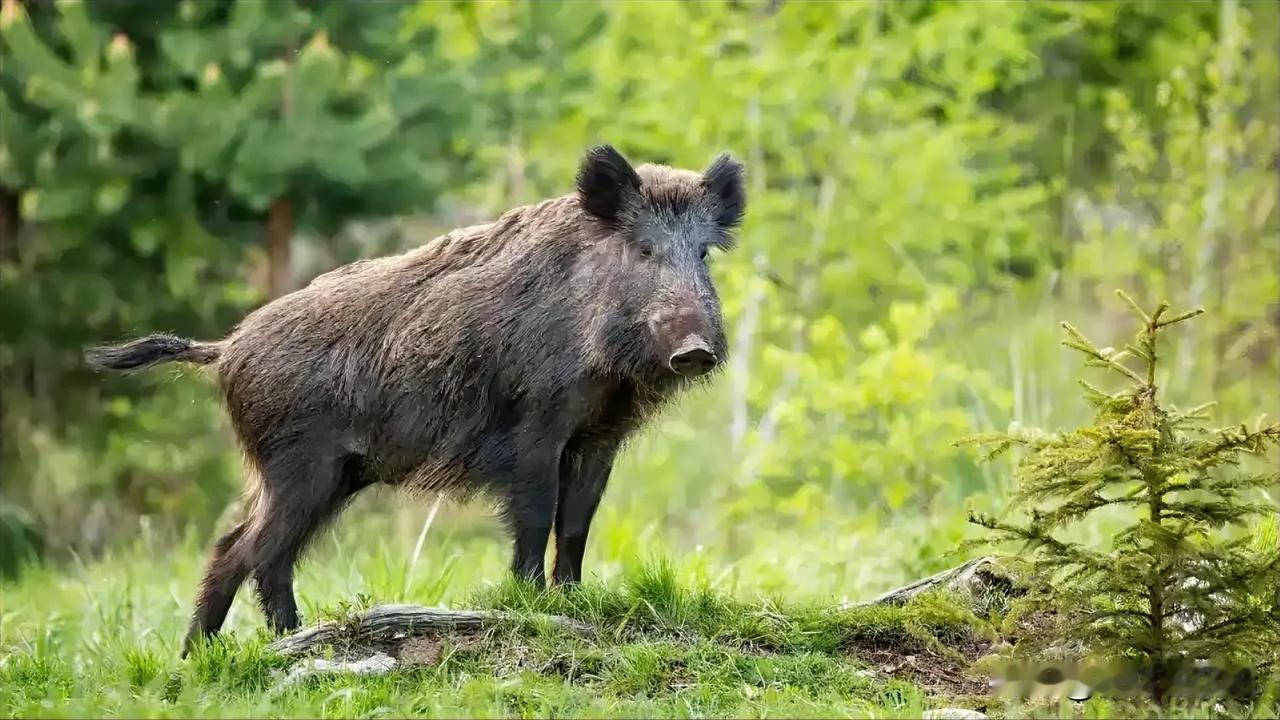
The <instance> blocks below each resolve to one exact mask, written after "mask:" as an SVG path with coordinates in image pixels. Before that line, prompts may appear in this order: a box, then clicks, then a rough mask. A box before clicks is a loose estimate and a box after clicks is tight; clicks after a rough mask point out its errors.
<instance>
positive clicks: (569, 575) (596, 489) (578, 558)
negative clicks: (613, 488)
mask: <svg viewBox="0 0 1280 720" xmlns="http://www.w3.org/2000/svg"><path fill="white" fill-rule="evenodd" d="M616 453H617V445H616V444H615V443H606V444H603V445H590V446H587V447H585V448H583V449H582V450H580V451H577V452H573V451H570V452H566V453H565V456H564V458H563V459H562V460H561V463H560V501H559V503H558V504H557V506H556V565H555V572H554V574H553V576H552V581H553V582H555V583H564V584H575V583H578V582H580V581H581V580H582V556H583V554H584V553H585V552H586V550H587V531H588V530H590V529H591V519H592V518H594V517H595V514H596V508H597V507H598V506H599V505H600V498H601V496H603V495H604V488H605V485H607V484H608V482H609V474H610V473H611V472H612V471H613V458H614V455H615V454H616Z"/></svg>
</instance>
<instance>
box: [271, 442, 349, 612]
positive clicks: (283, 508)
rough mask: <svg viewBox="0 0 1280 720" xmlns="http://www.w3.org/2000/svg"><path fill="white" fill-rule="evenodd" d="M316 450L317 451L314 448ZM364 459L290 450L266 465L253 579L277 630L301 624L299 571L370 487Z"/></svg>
mask: <svg viewBox="0 0 1280 720" xmlns="http://www.w3.org/2000/svg"><path fill="white" fill-rule="evenodd" d="M312 453H315V451H314V450H312ZM363 470H364V468H363V462H362V458H361V457H359V456H345V457H338V458H334V457H332V455H330V456H329V457H325V456H324V455H319V457H317V456H316V454H312V455H311V456H309V457H308V456H304V457H302V458H299V457H298V454H294V453H289V454H285V455H283V456H279V457H277V458H273V462H271V463H269V464H268V465H267V466H266V467H264V468H263V486H264V498H263V499H264V501H265V502H264V506H263V508H262V510H263V511H262V513H261V514H260V515H258V517H257V518H255V520H256V523H255V525H256V527H255V535H254V548H253V555H254V568H253V579H254V581H255V582H256V583H257V586H258V599H259V600H260V601H261V603H262V613H263V615H265V616H266V618H267V623H268V624H269V625H270V627H271V629H272V630H273V631H274V632H277V633H284V632H288V631H290V630H294V629H296V628H297V627H298V625H299V624H301V621H300V620H299V618H298V605H297V601H296V600H295V598H294V594H293V571H294V565H295V564H296V563H297V561H298V558H299V556H301V554H302V552H303V550H305V549H306V546H307V543H308V542H309V541H310V540H311V538H312V537H314V536H315V533H316V531H318V530H319V529H320V528H322V527H323V526H324V525H325V523H327V522H328V521H329V520H331V519H332V518H334V517H335V516H336V515H337V514H338V513H339V512H340V511H341V510H342V508H343V507H344V506H345V505H346V503H347V501H348V500H350V499H351V498H352V497H353V496H354V495H355V494H356V492H358V491H359V490H361V489H362V488H364V487H367V486H368V484H369V483H368V482H367V480H366V478H365V473H364V471H363Z"/></svg>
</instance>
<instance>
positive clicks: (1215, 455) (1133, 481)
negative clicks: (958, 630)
mask: <svg viewBox="0 0 1280 720" xmlns="http://www.w3.org/2000/svg"><path fill="white" fill-rule="evenodd" d="M1117 294H1118V295H1119V296H1120V298H1121V299H1122V300H1124V301H1125V302H1126V303H1127V304H1128V305H1129V306H1130V307H1131V308H1132V309H1133V311H1134V313H1136V315H1137V316H1138V318H1139V319H1140V321H1141V328H1140V330H1139V332H1138V334H1137V338H1136V340H1135V342H1134V343H1131V344H1127V345H1126V346H1125V348H1124V349H1123V350H1121V351H1119V352H1117V351H1114V350H1113V349H1111V348H1099V347H1097V346H1096V345H1094V344H1093V343H1092V342H1090V341H1089V340H1088V339H1087V338H1085V337H1084V335H1082V334H1081V333H1080V331H1078V330H1077V329H1076V328H1074V327H1072V326H1071V325H1070V324H1069V323H1065V322H1064V323H1062V327H1063V329H1064V330H1065V331H1066V335H1067V338H1066V339H1065V340H1064V341H1063V344H1064V345H1066V346H1067V347H1069V348H1071V349H1072V350H1075V351H1077V352H1079V353H1081V354H1082V355H1084V357H1085V365H1086V367H1097V368H1104V369H1106V370H1107V371H1109V372H1110V373H1112V374H1113V375H1116V376H1119V377H1120V378H1122V379H1123V380H1124V381H1125V387H1123V388H1122V389H1120V390H1119V391H1118V392H1107V391H1105V390H1103V389H1100V388H1099V387H1096V386H1095V385H1092V384H1090V383H1089V382H1087V381H1084V380H1081V381H1080V384H1081V385H1082V386H1083V387H1084V390H1085V396H1086V398H1087V400H1088V401H1089V403H1090V405H1091V406H1092V407H1093V408H1094V409H1095V411H1096V415H1095V419H1094V422H1093V424H1091V425H1088V426H1085V427H1081V428H1077V429H1075V430H1071V431H1069V432H1062V433H1056V434H1048V433H1043V432H1038V431H1017V432H1010V433H992V434H986V435H979V436H976V437H974V438H971V439H970V441H971V442H976V443H978V444H983V445H987V446H988V447H989V448H990V452H989V455H988V457H995V456H998V455H1000V454H1001V453H1003V452H1005V451H1007V450H1009V449H1010V448H1012V447H1014V446H1018V447H1021V448H1023V449H1024V450H1025V451H1026V454H1025V456H1024V457H1023V458H1022V459H1021V460H1020V462H1019V463H1018V464H1017V468H1016V471H1015V478H1016V481H1017V484H1018V488H1017V491H1016V494H1015V496H1014V504H1015V506H1016V507H1018V508H1021V509H1023V510H1025V511H1026V512H1027V514H1029V516H1030V517H1029V521H1028V522H1027V523H1026V524H1024V525H1019V524H1012V523H1007V522H1002V521H999V520H997V519H995V518H993V517H991V516H988V515H983V514H980V513H975V512H970V514H969V519H970V522H972V523H976V524H977V525H980V526H982V527H984V528H987V529H988V530H990V531H992V532H991V533H989V536H988V538H986V539H985V542H988V543H998V542H1007V541H1014V542H1019V543H1021V544H1022V545H1023V547H1024V548H1025V549H1026V551H1027V554H1026V557H1025V560H1026V561H1028V565H1029V567H1030V570H1031V573H1032V577H1033V578H1037V579H1039V580H1040V581H1041V587H1042V588H1044V592H1043V594H1042V595H1041V597H1040V600H1044V601H1047V602H1048V604H1049V606H1050V607H1052V608H1054V609H1056V610H1057V611H1058V612H1057V619H1058V627H1059V629H1060V632H1061V633H1062V634H1063V635H1062V636H1061V637H1055V638H1053V639H1052V640H1053V641H1067V642H1070V643H1073V644H1076V645H1077V646H1082V647H1083V648H1085V649H1086V652H1087V653H1088V654H1089V655H1091V656H1093V657H1094V658H1095V659H1099V660H1114V661H1120V662H1124V663H1130V664H1132V665H1134V666H1137V667H1138V668H1139V669H1140V670H1141V671H1142V672H1143V673H1144V676H1145V678H1146V687H1145V688H1144V689H1145V690H1146V691H1147V692H1148V693H1150V696H1151V698H1152V699H1153V700H1154V701H1156V702H1157V703H1161V704H1165V703H1166V702H1167V701H1168V700H1169V699H1171V695H1172V693H1174V692H1175V691H1177V690H1178V689H1179V687H1175V686H1179V680H1178V678H1179V677H1180V676H1179V675H1178V672H1179V671H1180V670H1185V669H1186V668H1187V667H1188V664H1189V663H1190V662H1192V661H1209V662H1214V663H1230V664H1231V665H1234V666H1235V667H1244V668H1252V669H1253V671H1254V672H1255V673H1257V672H1261V673H1269V672H1274V671H1275V670H1276V668H1277V659H1280V541H1278V540H1277V535H1276V524H1277V514H1278V513H1280V509H1278V508H1277V507H1276V505H1275V503H1274V501H1272V502H1270V503H1266V502H1259V500H1260V499H1262V498H1265V497H1266V491H1267V490H1268V489H1274V488H1275V487H1276V485H1277V483H1280V473H1275V472H1263V473H1248V472H1244V471H1243V470H1242V469H1241V468H1240V467H1239V463H1240V460H1241V459H1242V458H1241V456H1242V455H1243V454H1246V453H1253V454H1257V455H1260V456H1261V455H1265V453H1266V452H1267V450H1268V448H1274V447H1275V446H1277V445H1278V444H1280V423H1275V422H1272V423H1264V422H1263V418H1259V419H1258V421H1257V422H1256V423H1255V425H1254V427H1253V428H1252V429H1250V428H1248V427H1247V426H1245V425H1243V424H1242V425H1238V426H1232V427H1226V428H1222V429H1217V430H1210V429H1207V428H1205V427H1204V426H1203V421H1204V420H1205V415H1204V411H1205V410H1206V409H1207V408H1209V407H1210V406H1212V404H1213V403H1207V404H1205V405H1201V406H1199V407H1196V408H1194V409H1192V410H1188V411H1180V410H1178V409H1176V408H1174V407H1172V406H1165V405H1162V404H1161V402H1160V398H1159V393H1158V392H1157V386H1156V380H1157V367H1158V365H1159V360H1160V356H1159V352H1158V347H1157V346H1158V341H1159V340H1160V339H1161V334H1162V333H1163V332H1165V331H1166V330H1168V329H1169V328H1170V327H1171V326H1173V325H1175V324H1177V323H1181V322H1184V321H1187V320H1190V319H1192V318H1194V317H1196V316H1197V315H1200V314H1201V313H1202V312H1203V311H1202V310H1194V311H1190V312H1185V313H1181V314H1177V315H1173V316H1170V315H1169V313H1168V309H1169V306H1168V304H1167V303H1163V304H1161V305H1160V306H1159V307H1158V308H1156V310H1155V312H1152V313H1147V312H1145V311H1144V310H1142V309H1141V308H1140V307H1139V306H1138V305H1137V304H1136V303H1135V302H1134V301H1133V300H1132V299H1131V298H1130V297H1129V296H1128V295H1126V294H1125V293H1124V292H1122V291H1118V292H1117ZM1135 360H1136V361H1137V362H1136V363H1134V361H1135ZM1131 364H1136V365H1139V366H1141V367H1140V369H1138V370H1135V369H1133V368H1132V367H1131ZM1103 508H1120V509H1122V510H1123V511H1124V513H1123V516H1124V517H1125V518H1126V519H1127V520H1126V524H1125V525H1124V527H1123V529H1122V530H1121V531H1120V532H1119V533H1117V534H1116V535H1115V536H1114V537H1113V538H1112V540H1111V542H1110V546H1109V547H1108V548H1106V549H1105V550H1102V549H1095V548H1090V547H1086V546H1085V545H1084V544H1082V543H1078V542H1073V541H1069V540H1067V539H1064V538H1063V537H1062V536H1063V531H1064V530H1065V529H1066V527H1067V526H1068V525H1070V524H1073V523H1076V522H1080V521H1082V520H1084V519H1085V518H1087V517H1088V516H1090V515H1091V514H1092V513H1095V512H1096V511H1099V510H1102V509H1103ZM1219 667H1223V666H1222V665H1219ZM1223 689H1225V688H1215V690H1223Z"/></svg>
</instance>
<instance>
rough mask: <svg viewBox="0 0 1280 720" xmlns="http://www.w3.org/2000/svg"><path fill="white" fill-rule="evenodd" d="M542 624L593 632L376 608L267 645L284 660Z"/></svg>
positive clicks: (566, 621)
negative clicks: (322, 650)
mask: <svg viewBox="0 0 1280 720" xmlns="http://www.w3.org/2000/svg"><path fill="white" fill-rule="evenodd" d="M531 619H532V620H539V619H540V620H543V621H546V622H550V623H551V624H553V625H556V626H559V627H562V628H565V629H567V630H570V631H572V632H575V633H578V634H580V635H592V634H594V633H595V629H594V628H592V627H591V626H590V625H587V624H586V623H582V622H579V621H577V620H573V619H571V618H567V617H563V616H561V615H540V616H533V618H529V617H527V616H519V615H513V614H511V613H504V612H499V611H493V610H446V609H444V608H429V607H423V606H421V605H378V606H376V607H374V608H372V609H370V610H369V611H367V612H365V613H363V614H361V615H358V616H355V617H353V618H351V619H348V620H344V621H331V622H325V623H321V624H319V625H316V626H314V627H310V628H307V629H306V630H302V631H299V632H297V633H295V634H293V635H289V636H287V637H282V638H280V639H279V640H276V641H275V642H273V643H271V645H270V646H269V647H270V649H271V650H273V651H275V652H278V653H280V654H282V655H286V656H291V657H293V656H298V655H304V654H306V653H308V652H310V651H312V650H314V649H316V648H318V647H323V646H325V645H335V644H351V643H370V644H376V643H397V642H401V641H403V640H405V639H407V638H409V637H413V636H416V635H434V634H440V633H445V632H456V631H460V630H461V631H466V630H483V629H486V628H490V627H493V626H495V625H498V624H501V623H505V622H512V621H517V620H519V621H528V620H531Z"/></svg>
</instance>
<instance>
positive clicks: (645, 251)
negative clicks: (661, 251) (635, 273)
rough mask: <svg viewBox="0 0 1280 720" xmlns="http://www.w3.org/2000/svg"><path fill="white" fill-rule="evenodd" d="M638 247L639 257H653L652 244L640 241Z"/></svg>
mask: <svg viewBox="0 0 1280 720" xmlns="http://www.w3.org/2000/svg"><path fill="white" fill-rule="evenodd" d="M638 249H639V252H640V257H642V258H651V257H653V246H652V245H650V244H649V243H640V244H639V245H638Z"/></svg>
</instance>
